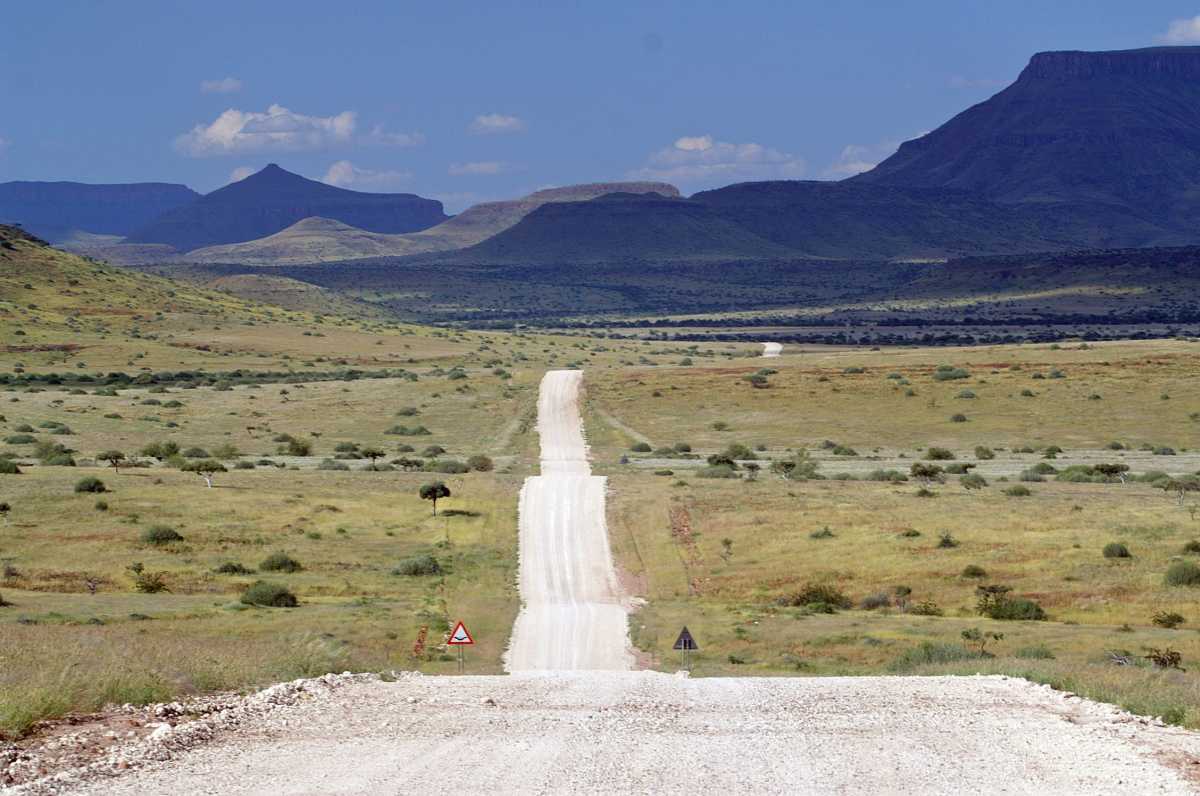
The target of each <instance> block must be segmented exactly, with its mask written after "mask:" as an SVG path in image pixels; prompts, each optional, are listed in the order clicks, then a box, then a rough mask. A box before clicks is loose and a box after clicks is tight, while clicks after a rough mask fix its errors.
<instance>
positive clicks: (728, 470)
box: [696, 464, 738, 478]
mask: <svg viewBox="0 0 1200 796" xmlns="http://www.w3.org/2000/svg"><path fill="white" fill-rule="evenodd" d="M696 477H697V478H737V477H738V474H737V473H736V472H735V471H734V469H733V468H732V467H730V466H729V465H727V464H715V465H711V466H709V467H703V468H701V469H700V470H698V471H697V472H696Z"/></svg>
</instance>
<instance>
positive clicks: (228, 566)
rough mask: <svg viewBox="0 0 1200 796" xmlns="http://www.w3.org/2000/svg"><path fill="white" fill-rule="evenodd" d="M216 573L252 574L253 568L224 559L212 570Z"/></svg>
mask: <svg viewBox="0 0 1200 796" xmlns="http://www.w3.org/2000/svg"><path fill="white" fill-rule="evenodd" d="M213 572H216V573H217V574H218V575H252V574H254V570H252V569H250V568H249V567H247V566H243V565H242V564H239V563H238V562H236V561H226V562H225V563H224V564H222V565H221V566H219V567H217V568H216V569H214V570H213Z"/></svg>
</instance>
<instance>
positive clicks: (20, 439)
mask: <svg viewBox="0 0 1200 796" xmlns="http://www.w3.org/2000/svg"><path fill="white" fill-rule="evenodd" d="M4 441H5V442H7V443H8V444H9V445H32V444H33V443H35V442H37V437H35V436H33V435H32V434H13V435H11V436H8V437H5V438H4Z"/></svg>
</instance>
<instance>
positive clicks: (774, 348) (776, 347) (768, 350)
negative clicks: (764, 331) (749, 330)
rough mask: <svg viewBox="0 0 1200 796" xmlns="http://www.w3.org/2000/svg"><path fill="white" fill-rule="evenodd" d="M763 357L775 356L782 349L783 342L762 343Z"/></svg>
mask: <svg viewBox="0 0 1200 796" xmlns="http://www.w3.org/2000/svg"><path fill="white" fill-rule="evenodd" d="M762 346H763V352H762V355H763V356H764V357H777V356H779V354H780V352H782V351H783V343H763V344H762Z"/></svg>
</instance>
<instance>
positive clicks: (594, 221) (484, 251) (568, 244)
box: [423, 193, 796, 265]
mask: <svg viewBox="0 0 1200 796" xmlns="http://www.w3.org/2000/svg"><path fill="white" fill-rule="evenodd" d="M795 257H796V253H795V252H794V251H792V250H790V249H788V248H786V247H784V246H781V245H778V244H776V243H773V242H771V241H769V240H765V239H764V238H761V237H759V236H758V235H755V234H754V233H753V232H750V231H749V230H747V229H745V228H743V227H741V226H739V225H738V224H737V223H735V222H733V221H731V220H729V219H727V218H724V217H722V216H721V215H719V214H718V213H716V212H714V211H713V210H712V209H711V208H709V207H707V206H706V205H704V204H702V203H700V202H695V201H691V200H689V199H680V198H676V197H669V196H662V195H661V194H656V193H649V194H631V193H615V194H607V195H605V196H601V197H598V198H596V199H591V200H589V201H586V202H550V203H547V204H544V205H542V206H541V207H539V208H537V209H536V210H534V211H533V212H532V213H530V214H529V215H527V216H525V217H524V218H523V219H521V221H520V222H519V223H517V224H516V225H514V226H512V227H510V228H509V229H506V230H504V231H503V232H500V233H499V234H497V235H493V236H492V237H490V238H488V239H487V240H485V241H483V242H482V243H479V244H477V245H475V246H471V247H470V248H467V249H462V250H459V251H455V252H448V253H444V254H434V255H429V256H428V257H426V258H423V259H426V260H430V261H437V262H445V263H467V264H484V265H499V264H509V265H553V264H563V263H591V262H609V263H612V262H635V261H636V262H647V261H695V262H700V261H712V260H746V259H760V260H761V259H780V258H784V259H795Z"/></svg>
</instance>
